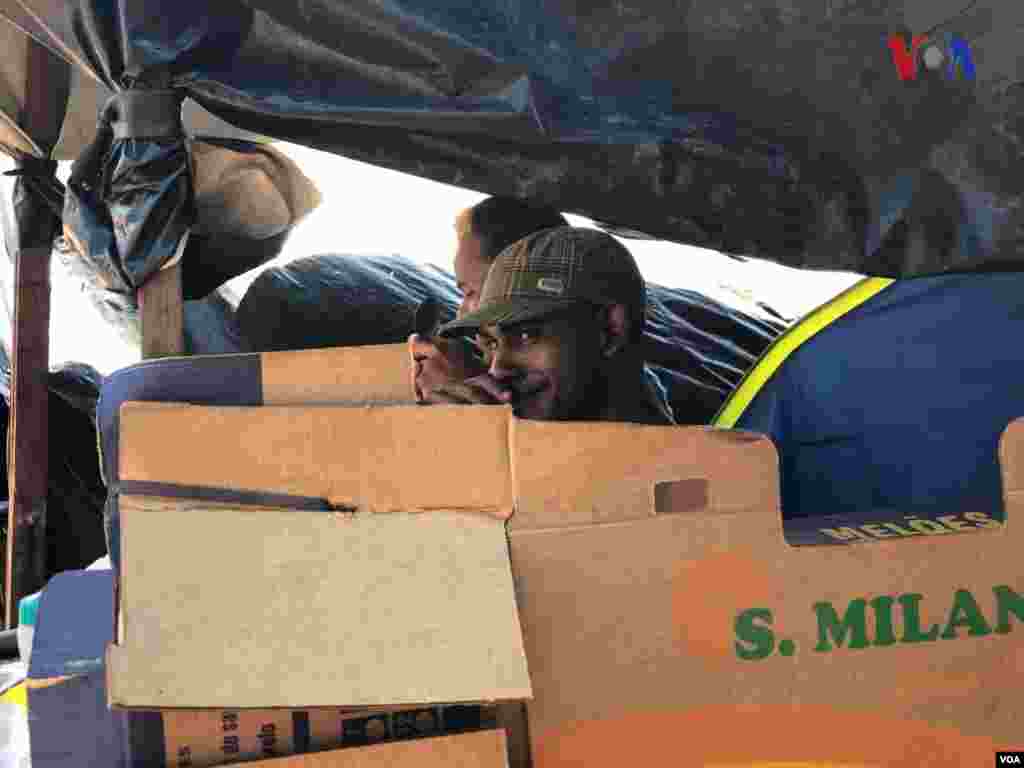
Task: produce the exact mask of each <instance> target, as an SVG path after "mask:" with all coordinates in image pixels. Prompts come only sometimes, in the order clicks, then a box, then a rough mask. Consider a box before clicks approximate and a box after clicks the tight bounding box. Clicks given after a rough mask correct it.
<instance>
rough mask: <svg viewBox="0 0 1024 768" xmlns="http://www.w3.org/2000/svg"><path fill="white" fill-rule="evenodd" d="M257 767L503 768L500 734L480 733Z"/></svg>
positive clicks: (297, 758)
mask: <svg viewBox="0 0 1024 768" xmlns="http://www.w3.org/2000/svg"><path fill="white" fill-rule="evenodd" d="M256 765H258V766H260V768H385V767H386V768H506V766H507V765H508V758H507V756H506V747H505V735H504V731H480V732H478V733H465V734H459V735H456V736H439V737H436V738H432V739H416V740H414V741H399V742H392V743H390V744H379V745H375V746H372V747H363V748H362V749H339V750H334V751H331V752H319V753H311V754H306V755H296V756H295V757H284V758H279V759H276V760H261V761H259V762H258V763H256Z"/></svg>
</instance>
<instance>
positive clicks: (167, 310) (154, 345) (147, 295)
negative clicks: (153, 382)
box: [138, 261, 185, 360]
mask: <svg viewBox="0 0 1024 768" xmlns="http://www.w3.org/2000/svg"><path fill="white" fill-rule="evenodd" d="M138 300H139V315H140V318H141V321H142V358H143V359H144V360H148V359H150V358H154V357H176V356H179V355H184V354H185V305H184V300H183V298H182V292H181V262H180V261H179V262H178V263H177V264H175V265H174V266H171V267H167V268H166V269H161V270H160V271H159V272H157V273H156V274H155V275H153V277H151V278H150V279H149V280H148V281H147V282H146V284H145V285H143V286H142V288H140V289H139V292H138Z"/></svg>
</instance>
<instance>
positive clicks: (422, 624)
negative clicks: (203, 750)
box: [107, 496, 530, 708]
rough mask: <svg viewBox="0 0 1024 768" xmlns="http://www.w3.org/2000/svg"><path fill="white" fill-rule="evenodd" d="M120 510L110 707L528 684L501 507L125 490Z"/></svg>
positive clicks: (393, 697) (293, 702)
mask: <svg viewBox="0 0 1024 768" xmlns="http://www.w3.org/2000/svg"><path fill="white" fill-rule="evenodd" d="M121 510H122V536H123V541H122V546H123V551H124V553H125V560H124V563H123V565H122V573H121V593H120V613H121V617H122V620H123V626H124V632H123V635H122V636H121V637H120V638H119V641H118V643H119V644H118V645H114V646H111V647H110V649H109V653H108V659H107V663H108V687H109V691H110V700H111V703H112V704H114V705H116V706H120V707H141V708H164V707H189V708H202V707H325V706H345V707H374V706H400V705H418V704H431V703H449V702H475V701H504V700H515V699H523V698H527V697H529V695H530V685H529V677H528V675H527V672H526V660H525V657H524V655H523V647H522V640H521V633H520V628H519V623H518V618H517V615H516V609H515V602H514V595H513V587H512V577H511V572H510V570H509V563H508V550H507V544H506V538H505V532H504V527H503V522H502V521H501V520H498V519H495V518H492V517H489V516H486V515H478V514H467V513H459V512H440V511H436V512H432V513H429V514H409V513H402V512H395V513H392V514H386V515H363V514H356V515H350V514H340V513H320V512H295V511H292V510H272V509H257V510H253V509H224V508H221V509H216V510H214V509H205V508H203V507H201V506H193V505H190V504H188V503H182V504H179V503H177V502H175V501H173V500H167V501H166V502H165V503H163V504H161V503H152V502H149V503H147V502H146V501H145V500H142V501H140V500H137V499H136V497H131V496H125V497H123V498H122V505H121ZM198 531H201V532H202V535H199V536H197V535H196V532H198ZM183 552H188V560H189V566H188V567H187V568H183V567H181V553H183Z"/></svg>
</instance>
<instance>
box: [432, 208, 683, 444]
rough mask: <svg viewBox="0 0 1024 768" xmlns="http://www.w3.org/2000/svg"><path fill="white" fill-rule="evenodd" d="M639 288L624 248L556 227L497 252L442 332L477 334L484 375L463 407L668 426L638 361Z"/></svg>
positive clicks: (593, 233)
mask: <svg viewBox="0 0 1024 768" xmlns="http://www.w3.org/2000/svg"><path fill="white" fill-rule="evenodd" d="M646 299H647V297H646V288H645V285H644V281H643V278H642V276H641V275H640V270H639V269H638V268H637V265H636V262H635V261H634V260H633V257H632V255H631V254H630V253H629V251H628V250H626V248H625V247H624V246H623V245H622V244H620V243H619V242H618V241H617V240H615V239H614V238H613V237H611V236H610V235H608V234H606V233H604V232H600V231H598V230H591V229H580V228H574V227H567V226H564V227H555V228H552V229H546V230H542V231H540V232H536V233H534V234H532V235H529V236H527V237H525V238H523V239H521V240H519V241H517V242H515V243H514V244H512V245H510V246H509V247H507V248H505V249H504V250H503V251H502V252H501V253H500V254H499V256H498V257H497V259H496V260H495V262H494V263H493V264H492V265H491V267H490V269H489V271H488V272H487V277H486V279H485V281H484V284H483V287H482V289H481V291H480V296H479V301H478V302H477V308H476V309H475V311H471V312H468V313H466V314H463V315H462V316H461V317H459V318H457V319H456V320H454V321H453V322H451V323H448V324H447V325H445V326H444V327H442V329H441V335H442V336H443V337H454V336H460V335H465V334H474V333H475V334H476V337H477V344H478V346H480V347H481V348H482V349H483V350H484V352H485V357H486V362H487V366H488V368H487V372H486V373H482V374H480V375H477V376H473V377H470V378H468V379H467V380H466V381H465V382H464V385H465V388H466V391H467V392H468V394H467V395H465V396H464V400H463V401H464V402H474V403H483V404H486V403H509V404H511V405H512V406H513V409H514V410H515V413H516V415H517V416H518V417H520V418H527V419H546V420H586V421H626V422H634V423H640V424H672V423H674V420H673V418H672V412H671V409H670V408H669V406H668V404H667V402H666V399H665V397H664V392H663V391H661V389H660V387H658V386H657V385H656V384H655V383H654V377H653V374H651V373H650V371H649V370H648V369H647V367H646V365H645V364H644V362H643V357H642V354H641V348H640V340H641V338H642V336H643V327H644V312H645V309H646V304H647V300H646Z"/></svg>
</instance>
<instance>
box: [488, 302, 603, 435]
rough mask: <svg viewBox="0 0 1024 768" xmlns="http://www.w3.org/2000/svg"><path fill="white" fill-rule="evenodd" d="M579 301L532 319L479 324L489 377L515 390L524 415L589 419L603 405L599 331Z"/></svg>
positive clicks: (595, 316)
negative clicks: (500, 325) (512, 323)
mask: <svg viewBox="0 0 1024 768" xmlns="http://www.w3.org/2000/svg"><path fill="white" fill-rule="evenodd" d="M599 318H600V314H599V313H598V311H597V309H596V308H593V307H590V306H588V305H583V306H581V307H577V308H574V309H570V310H567V311H565V312H562V313H560V314H558V315H554V316H552V317H550V318H545V319H543V320H541V321H538V322H534V323H524V324H522V325H517V326H514V327H513V326H505V327H504V328H498V327H497V326H494V325H491V326H487V327H485V328H481V329H480V332H479V334H478V335H477V343H478V344H479V345H480V347H481V348H482V349H483V350H484V351H485V353H486V355H487V358H488V362H489V365H490V370H489V372H490V375H491V376H492V377H493V378H495V379H497V380H498V381H499V382H500V383H501V384H503V385H504V386H506V387H508V388H509V389H511V391H512V392H513V398H512V406H513V409H514V410H515V414H516V416H518V417H519V418H523V419H545V420H566V419H593V418H597V417H598V411H599V409H600V407H601V404H603V403H604V400H605V397H606V393H605V391H604V387H605V380H604V376H603V363H604V360H605V358H604V356H603V355H602V354H601V346H602V329H601V325H600V324H599Z"/></svg>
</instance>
